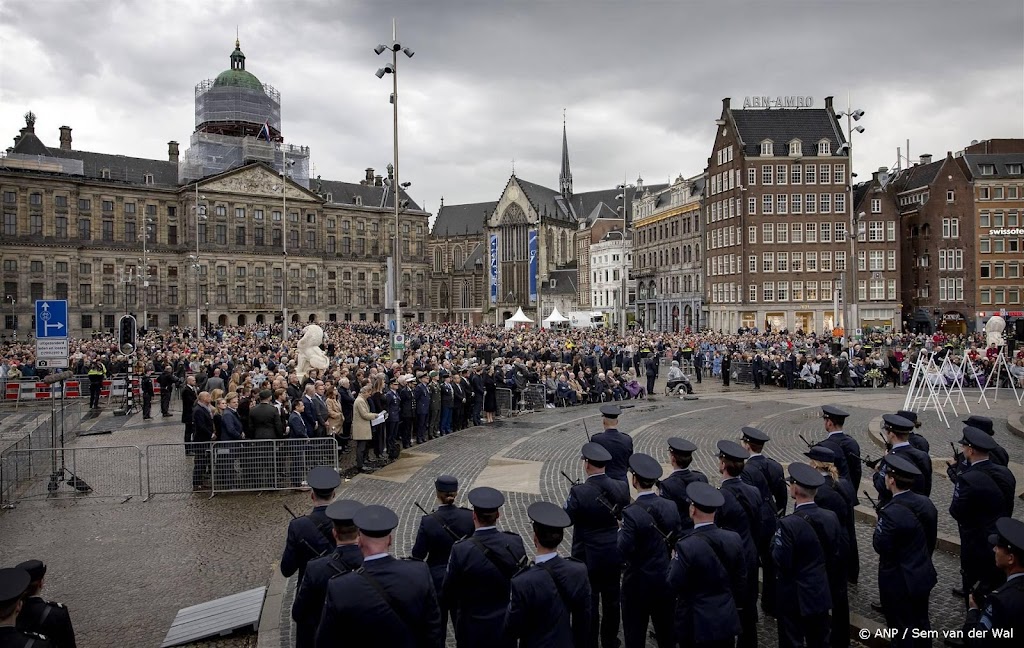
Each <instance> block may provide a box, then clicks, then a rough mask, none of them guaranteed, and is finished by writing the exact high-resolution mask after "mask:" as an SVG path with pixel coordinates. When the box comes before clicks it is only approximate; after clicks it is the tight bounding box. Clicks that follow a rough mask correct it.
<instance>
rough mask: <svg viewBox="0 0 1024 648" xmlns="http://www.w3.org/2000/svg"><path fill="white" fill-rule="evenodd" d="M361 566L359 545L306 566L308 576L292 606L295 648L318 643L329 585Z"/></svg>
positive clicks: (303, 581) (345, 548) (340, 548)
mask: <svg viewBox="0 0 1024 648" xmlns="http://www.w3.org/2000/svg"><path fill="white" fill-rule="evenodd" d="M362 564H363V553H362V551H360V550H359V545H356V544H347V545H339V546H338V547H336V548H335V549H334V551H333V552H332V553H330V554H328V555H326V556H321V557H320V558H314V559H313V560H310V561H309V563H307V564H306V573H305V575H304V576H303V577H302V582H301V583H300V584H299V588H298V590H296V592H295V602H294V603H292V620H294V621H295V648H310V647H312V646H313V645H314V643H315V639H316V628H317V626H318V625H320V615H321V614H322V613H323V609H324V599H325V598H327V583H328V582H329V581H330V580H331V579H332V578H334V577H335V576H341V575H342V574H347V573H348V572H350V571H352V570H354V569H359V567H360V566H361V565H362Z"/></svg>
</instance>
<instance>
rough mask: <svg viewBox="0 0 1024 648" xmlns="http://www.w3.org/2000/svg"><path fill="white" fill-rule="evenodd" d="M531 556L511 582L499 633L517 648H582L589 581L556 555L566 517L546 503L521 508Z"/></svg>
mask: <svg viewBox="0 0 1024 648" xmlns="http://www.w3.org/2000/svg"><path fill="white" fill-rule="evenodd" d="M526 514H527V515H528V516H529V517H530V521H531V523H532V526H533V547H534V550H535V551H536V554H537V557H536V558H535V559H534V560H533V562H532V563H531V564H530V566H529V567H527V568H525V569H523V570H522V571H520V572H519V573H518V574H516V575H515V576H514V577H513V578H512V584H511V595H510V598H509V603H508V609H507V610H506V612H505V624H504V625H505V634H506V635H507V636H508V637H510V638H511V639H513V640H518V641H519V646H520V648H547V647H548V646H565V647H566V648H586V646H587V645H589V643H588V642H589V640H590V615H591V610H590V600H591V599H590V581H589V579H588V578H587V567H586V565H584V564H583V563H582V562H580V561H578V560H576V559H575V558H562V557H561V556H559V555H558V545H559V544H561V542H562V537H563V535H564V533H565V531H564V530H565V528H566V527H568V526H570V525H571V524H572V520H571V519H569V516H568V514H566V512H565V511H563V510H562V509H561V508H559V507H558V506H557V505H555V504H552V503H551V502H534V503H533V504H530V506H529V508H527V509H526Z"/></svg>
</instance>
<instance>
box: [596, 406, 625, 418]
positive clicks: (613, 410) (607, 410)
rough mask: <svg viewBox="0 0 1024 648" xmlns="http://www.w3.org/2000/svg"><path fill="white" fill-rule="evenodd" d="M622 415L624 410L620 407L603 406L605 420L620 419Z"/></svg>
mask: <svg viewBox="0 0 1024 648" xmlns="http://www.w3.org/2000/svg"><path fill="white" fill-rule="evenodd" d="M620 414H622V408H620V407H619V406H618V405H602V406H601V416H603V417H605V418H611V419H613V418H619V415H620Z"/></svg>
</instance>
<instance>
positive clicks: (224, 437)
mask: <svg viewBox="0 0 1024 648" xmlns="http://www.w3.org/2000/svg"><path fill="white" fill-rule="evenodd" d="M225 400H226V401H227V405H228V407H227V409H225V410H224V411H223V412H221V415H220V421H221V426H220V434H219V436H218V438H217V445H216V446H215V447H214V451H213V452H214V466H213V476H214V480H215V482H216V484H217V487H218V488H236V487H237V486H238V483H237V481H236V479H235V460H236V459H239V458H240V456H241V453H242V445H243V444H241V443H237V442H238V441H241V440H242V439H244V438H245V432H244V431H243V429H242V419H241V418H240V417H239V416H238V394H236V393H235V392H231V393H230V394H228V395H227V397H226V399H225ZM243 486H244V487H246V488H248V487H250V485H249V484H243Z"/></svg>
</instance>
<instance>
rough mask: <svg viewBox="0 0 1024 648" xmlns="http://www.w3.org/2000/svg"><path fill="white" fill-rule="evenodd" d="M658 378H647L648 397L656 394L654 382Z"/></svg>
mask: <svg viewBox="0 0 1024 648" xmlns="http://www.w3.org/2000/svg"><path fill="white" fill-rule="evenodd" d="M657 379H658V377H657V376H647V395H648V396H650V395H651V394H653V393H654V381H655V380H657Z"/></svg>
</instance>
